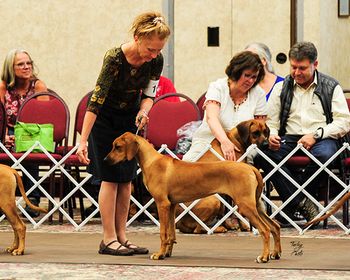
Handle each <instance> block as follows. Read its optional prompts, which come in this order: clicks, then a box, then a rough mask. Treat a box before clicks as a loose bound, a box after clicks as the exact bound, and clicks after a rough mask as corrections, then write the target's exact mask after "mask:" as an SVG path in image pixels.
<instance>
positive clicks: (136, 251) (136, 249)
mask: <svg viewBox="0 0 350 280" xmlns="http://www.w3.org/2000/svg"><path fill="white" fill-rule="evenodd" d="M120 244H122V245H123V246H124V247H126V248H128V249H129V250H132V251H133V252H134V254H137V255H145V254H148V249H147V248H145V247H139V246H136V245H135V244H132V243H131V242H130V241H129V240H126V241H125V242H124V243H121V242H120Z"/></svg>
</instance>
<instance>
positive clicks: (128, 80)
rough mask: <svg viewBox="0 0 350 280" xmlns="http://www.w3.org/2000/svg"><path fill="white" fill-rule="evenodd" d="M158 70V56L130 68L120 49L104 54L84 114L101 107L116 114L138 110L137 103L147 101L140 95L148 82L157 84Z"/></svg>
mask: <svg viewBox="0 0 350 280" xmlns="http://www.w3.org/2000/svg"><path fill="white" fill-rule="evenodd" d="M162 69H163V55H162V54H159V55H158V56H157V57H156V58H154V59H152V60H151V61H149V62H145V63H144V64H143V65H142V66H141V67H139V68H134V67H132V65H130V64H129V63H128V61H127V60H126V57H125V55H124V53H123V51H122V49H121V48H120V47H116V48H113V49H110V50H108V51H107V53H106V55H105V57H104V60H103V65H102V70H101V72H100V75H99V77H98V79H97V83H96V86H95V89H94V91H93V93H92V96H91V98H90V100H89V103H88V108H87V110H88V111H91V112H93V113H95V114H98V113H99V111H100V109H101V108H102V106H103V107H108V108H111V109H113V110H117V111H118V112H132V111H136V110H138V109H139V107H140V102H141V99H142V98H146V97H147V96H145V95H144V94H142V93H143V91H144V90H145V89H146V87H147V86H148V84H149V82H150V80H154V81H157V80H159V77H160V74H161V72H162ZM105 101H106V102H105Z"/></svg>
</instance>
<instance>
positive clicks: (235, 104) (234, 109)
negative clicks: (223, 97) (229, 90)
mask: <svg viewBox="0 0 350 280" xmlns="http://www.w3.org/2000/svg"><path fill="white" fill-rule="evenodd" d="M230 96H231V95H230ZM247 97H248V95H246V96H245V97H244V99H242V100H241V101H240V102H237V103H236V102H235V100H234V98H233V97H232V96H231V100H232V102H233V111H234V112H238V110H239V106H241V105H242V104H243V103H244V102H245V101H246V100H247Z"/></svg>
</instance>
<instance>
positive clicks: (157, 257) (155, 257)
mask: <svg viewBox="0 0 350 280" xmlns="http://www.w3.org/2000/svg"><path fill="white" fill-rule="evenodd" d="M150 259H151V260H164V259H165V256H164V255H163V254H158V253H153V254H152V255H151V256H150Z"/></svg>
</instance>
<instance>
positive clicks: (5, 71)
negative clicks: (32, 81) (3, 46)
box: [1, 49, 36, 88]
mask: <svg viewBox="0 0 350 280" xmlns="http://www.w3.org/2000/svg"><path fill="white" fill-rule="evenodd" d="M18 53H25V54H26V55H28V57H29V59H30V61H32V62H33V60H32V58H31V57H30V55H29V53H28V52H27V51H26V50H23V49H12V50H10V51H9V52H8V53H7V55H6V57H5V61H4V64H3V66H2V73H1V80H3V81H4V82H5V83H6V85H7V87H8V88H13V87H14V86H15V83H16V75H15V70H14V63H15V57H16V55H17V54H18ZM32 69H33V73H32V75H33V78H36V74H35V70H34V69H35V68H34V64H33V68H32Z"/></svg>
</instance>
